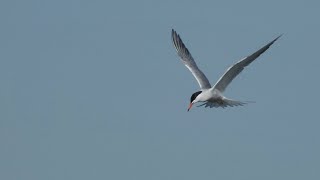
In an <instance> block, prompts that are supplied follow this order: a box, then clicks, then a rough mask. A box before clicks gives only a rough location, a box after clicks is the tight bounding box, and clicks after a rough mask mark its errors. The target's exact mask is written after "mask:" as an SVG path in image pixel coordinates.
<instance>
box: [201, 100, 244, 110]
mask: <svg viewBox="0 0 320 180" xmlns="http://www.w3.org/2000/svg"><path fill="white" fill-rule="evenodd" d="M248 103H249V102H242V101H236V100H231V99H227V98H212V99H210V100H208V101H206V102H204V103H203V104H201V105H199V106H197V107H200V106H204V107H210V108H213V107H215V108H219V107H222V108H225V107H234V106H243V105H245V104H248Z"/></svg>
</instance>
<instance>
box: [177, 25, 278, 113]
mask: <svg viewBox="0 0 320 180" xmlns="http://www.w3.org/2000/svg"><path fill="white" fill-rule="evenodd" d="M171 36H172V42H173V45H174V47H175V48H176V50H177V53H178V55H179V56H180V58H181V60H182V62H183V64H184V65H185V66H186V67H187V68H188V69H189V70H190V71H191V73H192V75H193V76H194V77H195V78H196V80H197V82H198V83H199V86H200V90H199V91H197V92H195V93H193V94H192V95H191V98H190V105H189V107H188V111H189V110H190V109H191V107H192V105H193V104H195V103H197V102H203V104H201V105H199V106H198V107H200V106H205V107H210V108H212V107H223V108H225V107H228V106H231V107H233V106H243V105H244V104H247V103H248V102H243V101H237V100H233V99H229V98H226V97H225V96H224V95H223V92H224V91H225V89H226V88H227V86H228V85H229V84H230V83H231V81H232V80H233V79H234V78H235V77H236V76H237V75H238V74H240V72H241V71H242V70H243V69H244V67H246V66H248V65H249V64H250V63H251V62H253V61H254V60H255V59H256V58H257V57H259V56H260V55H261V54H262V53H264V52H265V51H266V50H267V49H268V48H269V47H270V46H271V45H272V44H273V43H274V42H275V41H276V40H278V39H279V38H280V37H281V35H280V36H278V37H277V38H275V39H274V40H273V41H271V42H269V43H268V44H267V45H265V46H263V47H262V48H261V49H259V50H258V51H256V52H254V53H253V54H251V55H250V56H247V57H245V58H243V59H241V60H240V61H238V62H237V63H235V64H233V65H232V66H230V67H229V68H228V69H227V71H226V72H225V73H224V74H223V75H222V76H221V77H220V79H219V80H218V81H217V82H216V84H215V85H214V86H211V84H210V82H209V80H208V79H207V77H206V76H205V75H204V74H203V72H202V71H201V70H200V69H199V68H198V66H197V64H196V62H195V61H194V59H193V57H192V56H191V54H190V52H189V50H188V49H187V48H186V46H185V45H184V43H183V42H182V40H181V38H180V36H179V34H177V32H176V31H175V30H173V29H172V34H171Z"/></svg>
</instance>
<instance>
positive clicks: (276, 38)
mask: <svg viewBox="0 0 320 180" xmlns="http://www.w3.org/2000/svg"><path fill="white" fill-rule="evenodd" d="M282 35H283V33H282V34H280V35H279V36H278V37H276V38H275V39H274V40H273V41H272V43H274V42H275V41H276V40H278V39H279V38H280V37H281V36H282Z"/></svg>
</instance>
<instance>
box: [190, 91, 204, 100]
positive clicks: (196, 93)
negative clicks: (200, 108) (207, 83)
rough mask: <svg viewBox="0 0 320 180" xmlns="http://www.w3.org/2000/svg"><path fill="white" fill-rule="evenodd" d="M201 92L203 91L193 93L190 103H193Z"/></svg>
mask: <svg viewBox="0 0 320 180" xmlns="http://www.w3.org/2000/svg"><path fill="white" fill-rule="evenodd" d="M201 93H202V91H198V92H195V93H193V94H192V96H191V98H190V103H192V101H193V100H195V99H196V97H197V96H198V95H199V94H201Z"/></svg>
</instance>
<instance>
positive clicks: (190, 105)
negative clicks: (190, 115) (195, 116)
mask: <svg viewBox="0 0 320 180" xmlns="http://www.w3.org/2000/svg"><path fill="white" fill-rule="evenodd" d="M192 105H193V104H192V103H190V104H189V108H188V111H189V110H190V109H191V107H192Z"/></svg>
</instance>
